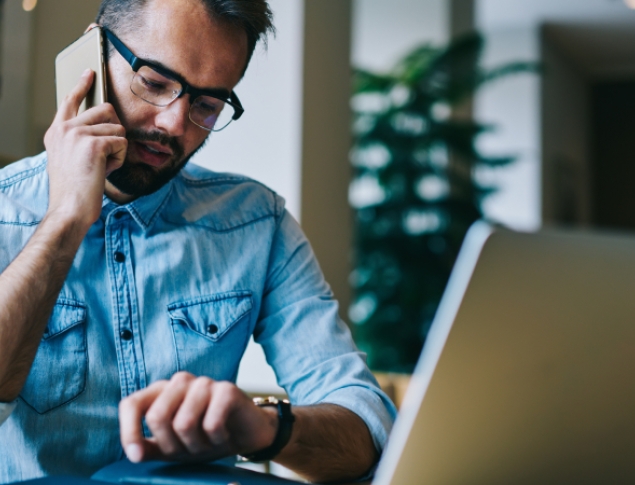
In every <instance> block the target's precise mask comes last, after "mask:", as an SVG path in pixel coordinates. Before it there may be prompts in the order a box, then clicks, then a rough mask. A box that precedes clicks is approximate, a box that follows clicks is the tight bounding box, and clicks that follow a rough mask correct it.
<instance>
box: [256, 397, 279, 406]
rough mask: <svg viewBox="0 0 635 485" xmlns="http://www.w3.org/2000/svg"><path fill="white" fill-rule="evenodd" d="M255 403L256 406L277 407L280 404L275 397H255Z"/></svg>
mask: <svg viewBox="0 0 635 485" xmlns="http://www.w3.org/2000/svg"><path fill="white" fill-rule="evenodd" d="M253 401H254V404H255V405H256V406H277V405H278V402H279V400H278V398H276V397H274V396H269V397H254V398H253Z"/></svg>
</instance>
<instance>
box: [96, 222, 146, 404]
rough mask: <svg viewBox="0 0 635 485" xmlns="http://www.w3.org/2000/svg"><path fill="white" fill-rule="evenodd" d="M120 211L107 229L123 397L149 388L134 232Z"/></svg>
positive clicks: (116, 342) (116, 345)
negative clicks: (133, 253) (132, 254)
mask: <svg viewBox="0 0 635 485" xmlns="http://www.w3.org/2000/svg"><path fill="white" fill-rule="evenodd" d="M118 214H123V212H118V213H116V214H115V215H114V217H113V218H112V219H111V223H110V224H108V226H107V229H106V231H107V246H108V247H107V248H106V250H107V251H108V252H109V253H110V254H112V255H113V256H112V259H111V260H110V261H111V262H110V263H109V264H108V269H109V276H110V278H111V288H112V294H113V306H114V311H113V318H114V321H113V325H114V330H115V347H116V350H117V358H118V367H119V376H120V377H119V378H120V385H121V393H122V396H123V397H125V396H127V395H129V394H131V393H133V392H135V391H136V390H138V389H141V388H143V387H145V386H146V382H145V380H146V379H145V364H144V361H143V351H142V349H141V342H140V341H139V339H137V338H135V335H136V334H137V333H138V329H139V322H138V315H139V312H138V308H137V297H136V290H135V283H134V268H133V267H132V264H131V261H130V258H129V257H128V255H129V254H130V252H131V246H130V229H129V227H128V225H127V224H125V222H124V223H122V222H121V220H122V217H121V216H120V217H117V215H118Z"/></svg>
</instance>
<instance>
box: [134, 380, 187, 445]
mask: <svg viewBox="0 0 635 485" xmlns="http://www.w3.org/2000/svg"><path fill="white" fill-rule="evenodd" d="M193 380H194V376H192V375H190V374H186V373H178V374H175V375H174V376H173V377H172V379H170V382H169V383H168V385H167V386H166V387H165V388H164V389H163V392H161V394H159V395H158V396H157V398H156V399H155V401H154V402H153V403H152V405H151V406H150V408H149V409H148V411H147V412H146V416H145V417H146V424H147V425H148V428H150V431H151V432H152V436H153V437H154V438H155V440H156V443H157V445H158V446H159V448H160V449H161V451H162V452H163V453H164V454H165V455H167V456H174V455H178V454H181V453H183V452H184V451H185V446H184V445H183V443H182V442H181V440H180V439H179V437H178V436H177V434H176V432H175V431H174V428H173V424H172V422H173V420H174V416H175V415H176V413H177V411H178V410H179V407H180V406H181V404H182V403H183V400H184V399H185V395H186V394H187V390H188V387H189V384H190V383H191V382H192V381H193Z"/></svg>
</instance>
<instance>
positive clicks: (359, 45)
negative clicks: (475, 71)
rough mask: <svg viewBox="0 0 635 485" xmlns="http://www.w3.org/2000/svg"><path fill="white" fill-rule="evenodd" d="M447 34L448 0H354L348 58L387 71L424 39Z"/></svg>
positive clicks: (440, 39) (438, 39) (442, 39)
mask: <svg viewBox="0 0 635 485" xmlns="http://www.w3.org/2000/svg"><path fill="white" fill-rule="evenodd" d="M449 38H450V5H449V1H448V0H391V1H387V0H354V1H353V30H352V51H351V60H352V63H353V65H354V66H356V67H360V68H363V69H368V70H371V71H386V70H388V69H390V68H391V67H393V65H394V64H395V62H396V61H397V60H398V59H399V58H400V57H402V56H403V55H404V54H406V53H407V52H408V51H410V50H412V49H413V48H414V47H415V46H417V45H420V44H425V43H430V44H433V45H442V44H445V43H446V42H447V41H448V40H449Z"/></svg>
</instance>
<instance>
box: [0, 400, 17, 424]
mask: <svg viewBox="0 0 635 485" xmlns="http://www.w3.org/2000/svg"><path fill="white" fill-rule="evenodd" d="M17 403H18V401H13V402H0V426H2V423H4V422H5V421H6V420H7V418H8V417H9V416H10V415H11V413H12V412H13V410H14V409H15V406H16V405H17Z"/></svg>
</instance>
